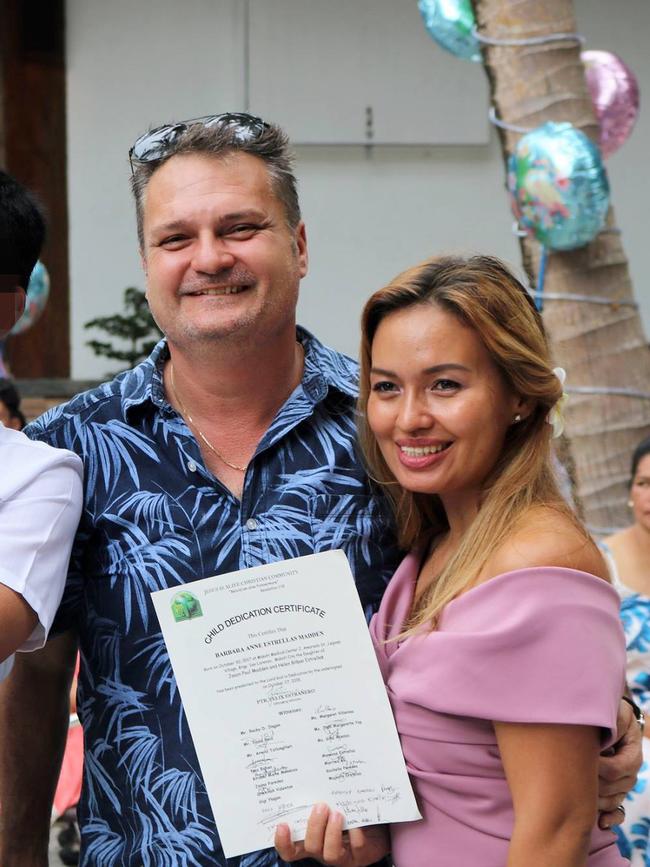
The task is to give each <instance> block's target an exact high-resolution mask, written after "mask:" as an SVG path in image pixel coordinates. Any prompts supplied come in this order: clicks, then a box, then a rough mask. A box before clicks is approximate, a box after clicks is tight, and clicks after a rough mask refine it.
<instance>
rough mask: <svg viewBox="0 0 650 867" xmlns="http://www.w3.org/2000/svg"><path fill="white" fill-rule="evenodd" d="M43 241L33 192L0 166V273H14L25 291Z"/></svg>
mask: <svg viewBox="0 0 650 867" xmlns="http://www.w3.org/2000/svg"><path fill="white" fill-rule="evenodd" d="M44 241H45V216H44V214H43V209H42V207H41V205H40V204H39V202H38V201H37V199H36V198H35V196H33V195H32V193H30V192H29V190H26V189H25V187H23V186H22V185H21V184H19V183H18V181H16V180H15V179H14V178H12V177H11V175H8V174H7V173H6V172H3V171H1V170H0V274H3V275H5V274H8V275H17V276H18V285H19V286H21V287H22V288H23V289H24V290H25V291H27V286H28V285H29V278H30V276H31V273H32V271H33V270H34V265H36V262H37V260H38V256H39V253H40V252H41V247H42V246H43V242H44Z"/></svg>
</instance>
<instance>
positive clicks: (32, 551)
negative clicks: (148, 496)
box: [0, 171, 82, 681]
mask: <svg viewBox="0 0 650 867" xmlns="http://www.w3.org/2000/svg"><path fill="white" fill-rule="evenodd" d="M44 234H45V223H44V220H43V216H42V214H41V211H40V208H39V207H38V205H37V203H36V201H35V200H34V198H33V197H32V196H31V195H30V193H29V192H28V191H27V190H25V189H24V188H23V187H22V186H21V185H20V184H18V183H17V182H16V181H15V180H14V179H13V178H12V177H10V176H9V175H7V174H6V173H5V172H2V171H0V340H1V339H3V338H4V337H5V336H6V335H7V334H8V332H9V331H10V330H11V328H12V327H13V325H14V323H15V322H16V321H17V319H18V318H19V317H20V315H21V313H22V310H23V307H24V302H25V292H26V287H27V285H28V282H29V275H30V274H31V272H32V269H33V267H34V265H35V264H36V259H37V257H38V253H39V251H40V248H41V245H42V243H43V238H44ZM1 382H2V383H3V387H2V390H1V391H0V422H1V423H0V462H1V465H2V472H1V473H0V681H1V680H3V679H4V678H5V677H6V676H7V675H8V673H9V671H10V670H11V666H12V662H13V656H12V654H13V652H14V651H15V650H17V649H20V650H33V649H35V648H39V647H41V646H42V645H43V644H44V643H45V639H46V637H47V633H48V630H49V628H50V625H51V623H52V620H53V618H54V614H55V612H56V609H57V607H58V604H59V601H60V599H61V594H62V593H63V585H64V582H65V576H66V573H67V568H68V559H69V556H70V548H71V546H72V540H73V536H74V532H75V530H76V528H77V523H78V521H79V514H80V511H81V477H82V468H81V461H80V460H79V458H78V457H77V456H76V455H73V454H71V453H70V452H65V451H60V450H56V449H53V448H51V447H50V446H48V445H45V444H44V443H34V442H31V441H30V440H28V439H27V437H25V436H24V435H23V434H21V433H19V432H18V429H14V425H13V424H12V418H13V416H14V415H16V413H17V412H18V402H17V393H16V391H15V389H14V388H13V386H11V384H10V383H8V382H7V381H6V380H2V381H1ZM4 400H7V402H8V404H7V410H6V412H5V403H4Z"/></svg>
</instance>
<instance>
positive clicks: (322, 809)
mask: <svg viewBox="0 0 650 867" xmlns="http://www.w3.org/2000/svg"><path fill="white" fill-rule="evenodd" d="M328 812H329V807H328V806H327V804H314V809H313V813H314V815H315V816H325V815H326V813H328Z"/></svg>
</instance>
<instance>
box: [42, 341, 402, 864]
mask: <svg viewBox="0 0 650 867" xmlns="http://www.w3.org/2000/svg"><path fill="white" fill-rule="evenodd" d="M298 339H299V340H300V341H301V342H302V343H303V345H304V349H305V366H304V374H303V378H302V382H301V384H300V385H299V386H298V387H297V388H296V389H295V391H294V392H293V393H292V394H291V395H290V397H289V398H288V399H287V401H286V403H285V404H284V406H282V408H281V409H280V410H279V412H278V414H277V416H276V418H275V419H274V421H273V422H272V424H271V426H270V428H269V429H268V431H267V432H266V434H265V435H264V436H263V438H262V440H261V441H260V443H259V445H258V447H257V451H256V453H255V456H254V458H253V460H252V461H251V463H250V465H249V467H248V470H247V472H246V477H245V482H244V489H243V493H242V498H241V501H239V500H238V499H236V498H235V497H234V496H233V494H232V493H231V492H230V491H229V490H228V489H227V488H225V487H224V486H223V485H222V484H221V483H220V482H219V481H218V480H216V479H215V478H214V476H213V475H212V474H211V473H210V472H209V471H208V470H207V469H206V468H205V466H204V463H203V460H202V457H201V452H200V450H199V448H198V445H197V442H196V440H195V439H194V437H193V435H192V434H191V433H190V431H189V429H188V428H187V426H186V424H185V422H184V420H183V418H182V417H181V416H180V415H178V414H177V413H176V412H175V410H174V409H173V408H172V407H171V406H170V405H169V403H168V402H167V400H166V397H165V393H164V389H163V383H162V368H163V365H164V362H165V361H166V359H167V358H168V350H167V346H166V343H165V342H164V341H161V342H160V343H159V344H158V346H157V347H156V348H155V350H154V352H153V353H152V355H151V356H150V357H149V358H148V359H147V360H146V361H144V362H143V363H142V364H140V365H139V366H138V367H136V368H134V369H133V370H130V371H127V372H126V373H123V374H120V375H119V376H118V377H117V378H116V379H114V380H113V381H112V382H109V383H106V384H104V385H102V386H100V387H99V388H96V389H94V390H92V391H88V392H85V393H83V394H80V395H78V396H77V397H75V398H73V399H72V400H71V401H70V402H68V403H67V404H64V405H62V406H58V407H55V408H54V409H53V410H50V411H48V412H47V413H46V414H45V415H44V416H42V417H41V418H40V419H38V420H37V421H36V422H34V423H33V424H32V425H30V427H29V429H28V433H29V435H30V436H31V437H32V438H34V439H38V440H43V441H45V442H48V443H50V444H51V445H54V446H59V447H63V448H67V449H70V450H71V451H74V452H76V453H77V454H79V455H80V456H81V458H82V459H83V461H84V465H85V495H84V507H83V512H82V517H81V523H80V526H79V530H78V533H77V536H76V540H75V544H74V547H73V552H72V559H71V565H70V572H69V575H68V580H67V584H66V590H65V594H64V598H63V602H62V604H61V608H60V610H59V613H58V615H57V621H56V623H55V627H54V628H55V631H56V630H58V631H62V630H66V629H74V630H75V631H77V632H78V634H79V639H80V649H81V670H80V675H79V699H78V711H79V716H80V718H81V720H82V723H83V727H84V736H85V745H86V752H85V766H84V783H83V792H82V797H81V803H80V805H79V820H80V826H81V833H82V854H81V862H80V863H81V864H82V865H84V867H89V865H93V867H96V865H99V867H178V865H200V867H203V865H205V867H207V865H210V867H214V865H226V864H227V865H229V867H277V865H280V864H282V863H283V862H282V861H281V860H280V859H279V858H278V856H277V854H276V853H275V850H267V851H264V852H256V853H253V854H250V855H245V856H242V857H240V858H232V859H229V860H226V858H225V856H224V854H223V852H222V850H221V845H220V843H219V836H218V832H217V829H216V827H215V823H214V818H213V816H212V812H211V809H210V805H209V802H208V798H207V795H206V791H205V786H204V783H203V780H202V777H201V772H200V769H199V765H198V761H197V757H196V753H195V751H194V747H193V744H192V740H191V737H190V734H189V730H188V727H187V722H186V720H185V716H184V714H183V709H182V706H181V701H180V698H179V694H178V690H177V687H176V682H175V680H174V675H173V673H172V670H171V666H170V662H169V658H168V655H167V652H166V650H165V645H164V642H163V638H162V635H161V633H160V630H159V627H158V621H157V618H156V615H155V612H154V609H153V606H152V602H151V598H150V593H151V592H152V591H154V590H159V589H162V588H166V587H173V586H176V585H181V584H186V583H188V582H191V581H194V580H197V579H199V578H205V577H207V576H209V575H215V574H219V573H227V572H232V571H234V570H237V569H243V568H247V567H251V566H257V565H260V564H264V563H269V562H272V561H277V560H283V559H286V558H290V557H300V556H303V555H306V554H312V553H316V552H318V551H325V550H330V549H332V548H341V549H343V550H344V551H345V553H346V554H347V556H348V559H349V561H350V565H351V567H352V571H353V574H354V575H355V577H356V582H357V587H358V590H359V594H360V597H361V601H362V604H363V606H364V609H365V611H366V614H367V615H368V616H370V615H371V614H372V613H373V612H374V611H375V609H376V607H377V605H378V603H379V601H380V599H381V596H382V593H383V590H384V587H385V585H386V583H387V581H388V579H389V578H390V576H391V574H392V572H393V571H394V569H395V567H396V565H397V562H398V552H397V549H396V547H395V543H394V536H393V530H392V525H391V520H390V518H389V517H388V513H387V508H386V504H385V503H384V502H383V501H382V500H381V499H380V498H379V497H377V496H373V495H372V493H371V491H370V489H369V487H368V483H367V480H366V477H365V475H364V473H363V470H362V469H361V466H360V463H359V461H358V458H357V454H356V445H355V424H354V402H355V398H356V392H357V378H358V371H357V367H356V365H355V363H354V362H353V361H351V360H350V359H349V358H347V357H345V356H343V355H341V354H339V353H337V352H334V351H332V350H330V349H328V348H326V347H324V346H323V345H322V344H320V343H319V342H318V341H317V340H316V339H315V338H314V337H312V336H311V335H310V334H308V333H307V332H306V331H304V330H302V329H298ZM223 796H224V797H228V781H227V780H224V787H223ZM303 863H308V862H303ZM310 863H315V862H310Z"/></svg>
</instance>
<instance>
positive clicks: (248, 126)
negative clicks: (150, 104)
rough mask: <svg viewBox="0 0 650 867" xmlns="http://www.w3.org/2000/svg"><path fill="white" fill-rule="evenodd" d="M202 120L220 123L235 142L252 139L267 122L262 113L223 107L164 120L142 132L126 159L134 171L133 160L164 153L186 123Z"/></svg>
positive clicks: (144, 160)
mask: <svg viewBox="0 0 650 867" xmlns="http://www.w3.org/2000/svg"><path fill="white" fill-rule="evenodd" d="M195 124H201V125H202V126H204V127H207V128H210V127H213V126H214V127H220V128H222V129H227V130H229V131H230V132H231V133H232V137H233V141H234V142H235V143H238V144H239V143H244V142H247V141H252V140H253V139H256V138H257V137H258V136H260V135H261V134H262V133H263V132H264V130H265V129H268V128H269V125H268V123H265V121H263V120H262V118H261V117H255V115H253V114H246V113H244V112H237V111H226V112H223V113H222V114H209V115H206V116H205V117H194V118H191V119H190V120H181V121H179V122H178V123H166V124H164V125H163V126H158V127H156V128H155V129H152V130H150V131H149V132H146V133H144V135H141V136H140V138H138V139H136V142H135V144H134V145H133V147H132V148H131V150H130V151H129V163H130V164H131V173H133V161H134V160H135V161H136V162H139V163H149V162H153V161H154V160H160V159H162V158H163V157H165V156H166V155H167V154H168V153H169V151H170V149H171V148H172V147H173V146H174V144H175V142H176V141H177V140H178V138H179V137H180V136H181V135H182V134H183V133H184V132H185V130H187V129H188V128H189V127H191V126H194V125H195Z"/></svg>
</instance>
